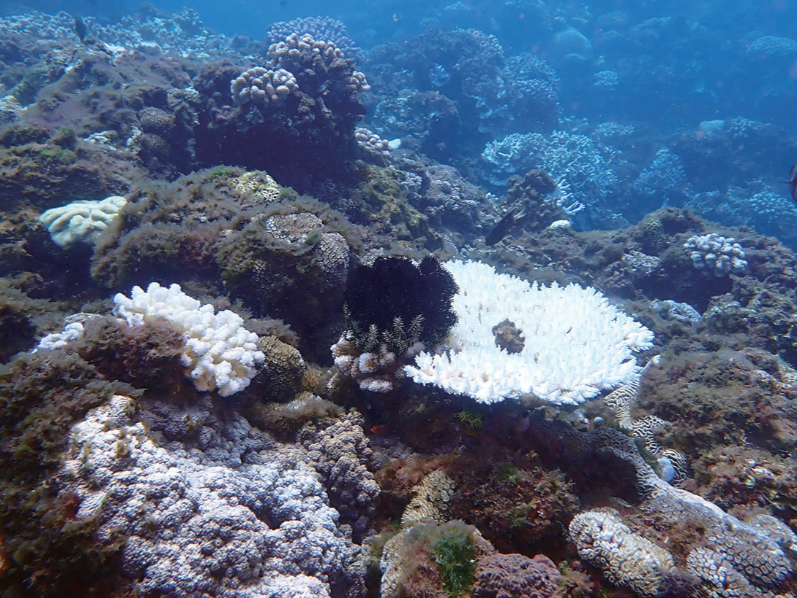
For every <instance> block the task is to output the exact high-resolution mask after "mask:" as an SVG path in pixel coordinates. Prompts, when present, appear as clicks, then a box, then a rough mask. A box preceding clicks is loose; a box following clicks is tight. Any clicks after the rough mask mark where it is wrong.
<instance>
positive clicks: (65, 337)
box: [33, 322, 83, 353]
mask: <svg viewBox="0 0 797 598" xmlns="http://www.w3.org/2000/svg"><path fill="white" fill-rule="evenodd" d="M81 336H83V323H82V322H72V323H71V324H67V325H66V327H65V328H64V329H63V331H62V332H51V333H50V334H48V335H47V336H45V337H44V338H42V339H41V340H40V341H39V344H38V345H36V348H35V349H34V350H33V352H34V353H35V352H36V351H38V350H39V349H41V350H43V351H52V350H54V349H61V348H63V347H66V346H67V345H68V344H69V343H70V342H71V341H74V340H77V339H79V338H80V337H81Z"/></svg>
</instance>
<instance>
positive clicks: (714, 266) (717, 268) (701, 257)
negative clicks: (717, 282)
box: [684, 233, 747, 278]
mask: <svg viewBox="0 0 797 598" xmlns="http://www.w3.org/2000/svg"><path fill="white" fill-rule="evenodd" d="M684 249H685V250H686V251H687V253H689V258H690V259H691V260H692V264H694V266H695V268H698V269H699V270H705V271H706V272H711V273H713V274H714V276H716V277H717V278H722V277H723V276H727V275H728V274H738V275H743V274H744V273H745V272H746V271H747V261H745V259H744V258H745V257H746V255H745V253H744V249H742V246H741V245H740V244H739V243H737V242H736V239H734V238H733V237H723V236H721V235H718V234H717V233H709V234H707V235H694V236H692V237H689V238H688V239H687V240H686V242H685V243H684Z"/></svg>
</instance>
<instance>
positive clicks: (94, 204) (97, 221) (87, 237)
mask: <svg viewBox="0 0 797 598" xmlns="http://www.w3.org/2000/svg"><path fill="white" fill-rule="evenodd" d="M126 204H127V199H125V198H124V197H120V196H118V195H114V196H111V197H106V198H105V199H103V200H102V201H74V202H72V203H70V204H68V205H66V206H63V207H61V208H51V209H49V210H47V211H46V212H43V213H42V215H41V216H39V222H41V223H42V224H43V225H44V226H46V227H47V231H48V232H49V233H50V236H51V237H52V239H53V241H54V242H55V244H56V245H58V246H60V247H63V248H64V249H66V248H68V247H70V246H71V245H73V244H75V243H93V242H95V241H96V240H97V237H99V236H100V235H101V234H102V233H103V232H104V231H105V229H106V228H108V225H109V224H110V223H111V222H112V221H113V220H114V219H115V218H117V217H118V215H119V210H121V209H122V208H123V207H124V206H125V205H126Z"/></svg>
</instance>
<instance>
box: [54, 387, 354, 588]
mask: <svg viewBox="0 0 797 598" xmlns="http://www.w3.org/2000/svg"><path fill="white" fill-rule="evenodd" d="M135 411H136V409H135V405H134V402H133V400H132V399H131V398H129V397H125V396H121V395H117V396H115V397H113V399H112V400H111V401H110V402H109V403H108V404H107V405H104V406H102V407H99V408H97V409H95V410H93V411H91V412H89V413H88V414H87V416H86V418H85V419H84V421H82V422H81V423H79V424H78V425H76V426H75V427H74V428H73V431H72V434H71V439H70V450H69V454H68V456H67V460H66V462H65V464H64V466H63V467H62V468H61V470H60V471H59V472H58V474H57V480H58V484H59V485H60V487H62V488H64V491H65V492H66V491H68V492H70V493H72V494H73V495H75V496H77V497H79V501H78V504H79V505H80V506H79V509H78V511H77V513H76V519H77V520H78V521H83V520H89V521H96V527H97V532H96V535H95V538H96V542H97V544H98V546H100V547H103V546H106V545H112V544H114V543H116V542H117V541H118V538H119V537H120V534H121V535H123V536H125V537H126V541H125V542H124V546H123V547H122V548H121V554H120V558H121V575H122V581H123V582H124V583H125V584H126V585H127V586H129V587H130V588H131V591H135V592H138V593H140V594H141V595H144V596H154V595H161V594H165V593H174V592H179V594H178V595H181V596H190V595H193V594H199V593H209V594H215V595H224V596H230V597H236V598H245V597H251V596H259V597H272V598H277V597H282V596H296V597H297V598H298V597H299V596H317V597H319V598H322V597H326V598H328V597H329V596H347V595H359V594H360V592H361V590H362V583H363V574H364V569H363V566H362V561H361V559H360V554H359V553H360V549H359V547H358V546H356V545H355V544H353V543H352V542H351V540H350V539H348V538H347V537H346V536H345V535H344V533H343V532H342V530H341V528H340V527H339V524H338V513H337V512H336V511H335V510H334V509H333V508H332V507H330V505H329V500H328V498H327V494H326V491H325V489H324V487H323V485H322V484H321V482H320V481H319V479H318V476H317V474H316V472H315V471H314V470H313V468H312V466H310V465H308V464H307V463H306V461H304V459H303V458H302V457H301V454H299V455H291V453H290V451H288V452H285V451H284V450H282V449H281V447H280V445H279V444H277V443H275V442H274V441H273V440H272V439H271V438H270V437H269V436H267V435H266V434H264V433H263V432H260V431H257V430H256V429H254V428H252V427H251V426H250V425H249V424H248V423H247V422H246V420H244V419H243V418H241V417H240V416H238V415H231V414H229V413H228V414H225V415H224V416H223V417H219V416H217V415H215V414H214V411H213V409H212V406H211V403H210V401H209V400H207V399H200V400H199V401H198V402H197V403H194V404H193V405H191V406H189V407H185V408H180V407H176V406H174V405H172V406H166V405H163V404H162V405H160V406H158V405H157V404H154V405H149V406H148V405H147V404H144V405H139V416H140V417H141V418H142V419H143V420H145V421H146V422H147V423H146V424H145V423H143V422H142V421H140V420H138V418H137V419H136V420H134V419H132V418H131V414H132V413H133V412H135ZM156 430H157V431H159V432H160V433H161V434H163V435H164V436H165V437H166V438H169V441H167V442H157V441H155V440H154V439H153V438H154V436H153V434H152V432H154V431H156ZM297 456H298V457H299V458H298V459H297ZM117 546H118V544H117Z"/></svg>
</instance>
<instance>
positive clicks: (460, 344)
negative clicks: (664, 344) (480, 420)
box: [406, 261, 653, 405]
mask: <svg viewBox="0 0 797 598" xmlns="http://www.w3.org/2000/svg"><path fill="white" fill-rule="evenodd" d="M445 267H446V269H447V270H448V271H449V272H451V273H452V274H453V275H454V279H455V280H456V282H457V284H458V285H459V289H460V290H459V293H457V295H456V296H455V297H454V310H455V311H456V314H457V317H458V320H457V323H456V325H455V326H454V327H453V328H452V330H451V334H450V335H449V338H448V339H447V342H446V347H445V348H444V350H443V351H442V352H441V353H440V354H437V355H436V354H433V353H430V352H423V353H421V354H420V355H418V357H417V358H416V366H407V368H406V369H407V372H408V373H409V375H410V376H411V377H412V379H413V380H415V381H416V382H419V383H421V384H434V385H436V386H439V387H441V388H443V389H445V390H447V391H449V392H452V393H455V394H463V395H467V396H470V397H472V398H474V399H476V400H477V401H479V402H482V403H493V402H495V401H500V400H501V399H504V398H517V397H519V396H521V395H524V394H534V395H536V396H537V397H539V398H540V399H543V400H545V401H548V402H550V403H553V404H559V405H574V404H578V403H582V402H583V401H585V400H586V399H589V398H592V397H594V396H595V395H597V394H598V393H599V392H600V391H601V390H602V389H605V388H613V387H615V386H617V385H619V384H622V383H623V382H625V381H627V380H629V379H630V378H632V377H633V376H635V375H636V374H637V373H638V371H639V366H638V365H637V363H636V358H635V357H634V355H633V353H634V352H635V351H639V350H642V349H648V348H650V347H651V346H652V341H653V333H652V332H651V331H650V330H648V329H647V328H645V327H644V326H642V325H641V324H639V323H638V322H636V321H635V320H634V319H633V318H631V317H629V316H627V315H626V314H625V313H623V312H622V311H620V310H619V309H617V308H616V307H613V306H612V305H610V304H609V301H608V299H607V298H606V297H604V296H603V295H601V294H600V293H599V292H598V291H596V290H595V289H592V288H582V287H580V286H578V285H574V284H571V285H568V286H566V287H560V286H559V285H557V284H553V285H551V286H550V287H545V286H540V285H538V284H537V283H534V284H533V285H531V284H529V283H528V282H526V281H524V280H522V279H520V278H517V277H514V276H510V275H507V274H499V273H498V272H496V271H495V270H494V269H493V268H492V267H491V266H488V265H487V264H482V263H479V262H461V261H452V262H448V263H447V264H446V265H445ZM506 320H508V321H510V322H512V323H513V324H514V325H515V327H517V328H518V329H519V331H520V333H521V334H522V335H523V337H524V339H525V341H524V346H523V349H522V350H521V351H520V352H519V353H513V354H510V353H508V352H507V351H506V350H505V349H504V348H503V347H500V346H498V345H497V344H496V339H495V334H494V331H493V329H494V328H495V327H496V326H498V325H499V324H500V323H501V322H503V321H506Z"/></svg>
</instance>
